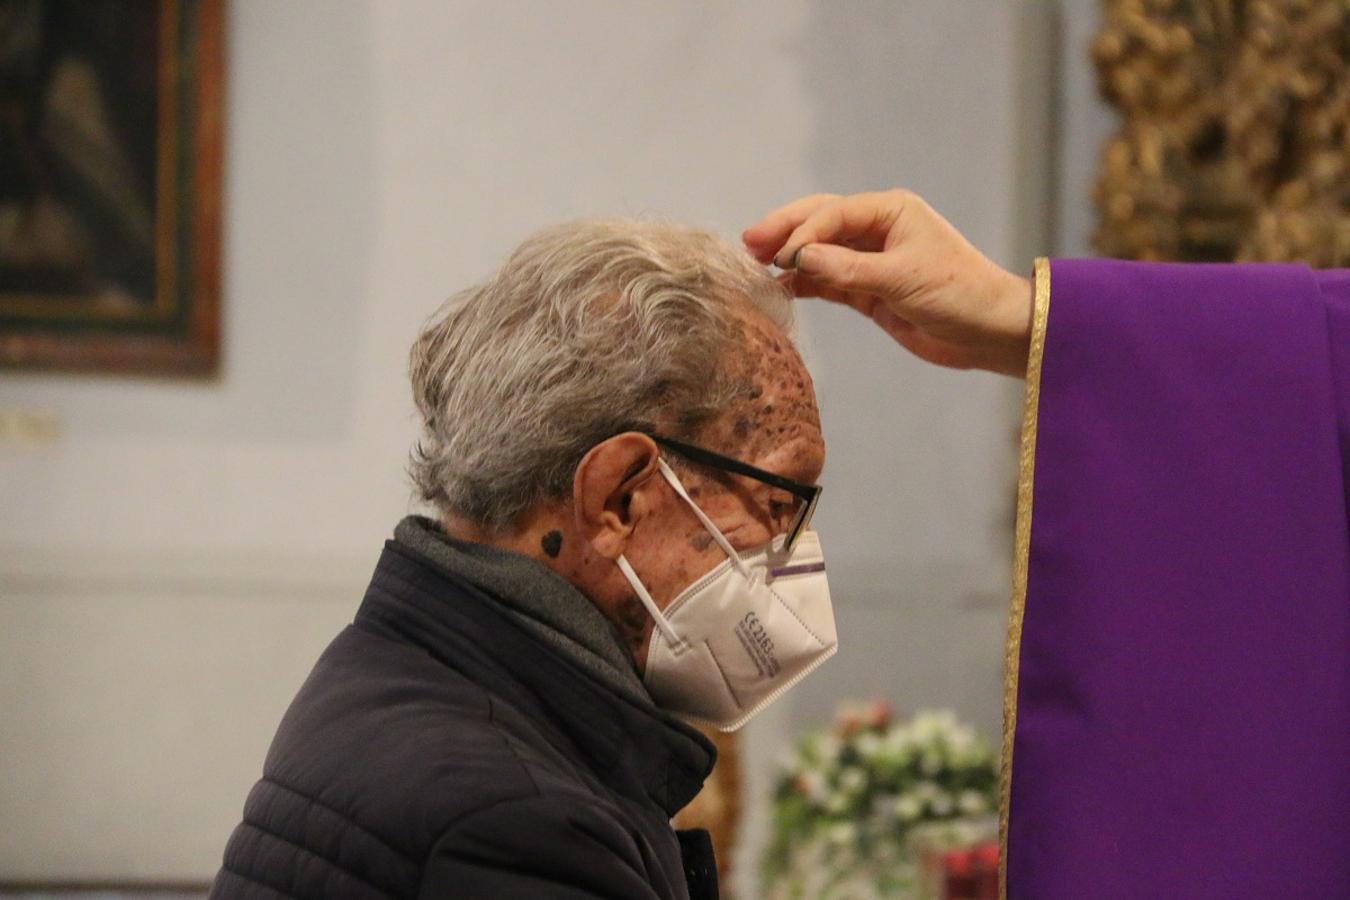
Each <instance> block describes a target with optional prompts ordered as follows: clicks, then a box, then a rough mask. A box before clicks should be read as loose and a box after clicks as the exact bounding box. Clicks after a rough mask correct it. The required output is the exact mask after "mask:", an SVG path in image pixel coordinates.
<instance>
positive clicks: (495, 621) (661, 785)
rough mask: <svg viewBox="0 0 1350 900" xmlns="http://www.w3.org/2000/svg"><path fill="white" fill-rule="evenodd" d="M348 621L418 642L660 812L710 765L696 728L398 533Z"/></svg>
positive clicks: (685, 798) (685, 795)
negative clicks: (603, 678) (537, 630)
mask: <svg viewBox="0 0 1350 900" xmlns="http://www.w3.org/2000/svg"><path fill="white" fill-rule="evenodd" d="M356 624H357V626H358V627H365V628H371V629H374V630H377V631H380V632H382V633H386V634H390V633H392V634H393V635H395V636H396V637H397V638H398V639H401V640H404V641H407V642H409V643H413V644H416V645H417V646H420V647H422V648H424V649H425V650H427V651H428V652H430V653H431V654H432V655H433V656H434V657H435V658H436V659H438V660H440V661H441V662H442V663H444V664H445V665H447V666H449V667H450V668H453V669H455V670H456V671H458V672H460V673H462V674H463V675H465V676H466V677H468V678H469V679H470V680H472V681H474V682H475V683H478V684H481V685H484V686H485V687H486V688H487V689H488V690H490V691H491V692H492V693H494V694H496V695H498V696H500V697H502V698H503V699H504V700H506V701H507V702H509V703H511V704H512V705H513V706H515V707H516V708H518V709H519V710H520V711H521V712H523V713H524V714H525V715H527V716H529V717H530V718H531V719H533V720H534V721H536V722H540V723H541V725H542V727H543V728H544V730H545V731H546V732H547V733H549V734H550V738H551V739H552V740H554V741H556V742H560V743H563V744H570V745H572V746H573V747H575V748H576V751H577V752H578V753H579V755H580V756H581V757H582V758H583V759H585V760H587V761H588V763H589V764H590V765H591V767H592V768H593V770H594V771H595V773H596V775H597V776H598V777H599V778H600V779H601V780H602V781H603V782H604V783H606V784H608V785H609V786H610V787H611V788H612V789H614V790H616V791H618V792H620V793H623V794H627V795H629V796H637V797H646V798H648V799H650V800H651V801H652V802H655V803H656V804H657V805H658V806H660V807H661V808H662V809H663V810H665V812H666V814H667V815H670V816H673V815H674V814H675V813H676V812H678V811H679V810H680V809H681V808H682V807H683V806H684V805H685V804H686V803H688V802H689V801H690V800H692V799H693V797H694V795H695V794H697V793H698V791H699V789H700V788H702V786H703V781H704V779H705V778H706V777H707V776H708V773H709V772H710V771H711V770H712V764H713V761H714V760H715V759H716V750H714V749H713V746H712V744H711V743H710V742H709V741H708V740H707V739H706V738H704V737H703V735H701V734H699V733H698V732H697V731H695V730H694V729H693V728H691V727H689V726H688V725H685V724H684V723H683V722H680V721H679V720H677V719H674V718H673V717H671V716H669V715H668V714H666V713H664V712H662V711H661V710H659V709H657V708H656V707H655V706H651V705H644V704H641V703H639V702H636V701H635V700H634V699H633V698H631V697H629V696H626V695H624V694H620V693H619V692H617V691H615V690H614V689H613V688H611V687H610V686H607V685H605V684H604V683H602V682H600V681H598V680H596V679H595V678H594V677H592V676H591V675H589V674H587V673H586V672H584V671H583V670H582V669H580V668H578V667H577V666H576V665H574V664H573V663H572V662H571V661H569V660H567V659H565V658H564V657H562V656H561V655H559V654H558V653H557V652H556V651H555V650H554V649H553V648H551V647H549V646H548V645H546V644H544V643H543V642H541V641H539V640H538V639H537V638H536V637H534V636H532V635H530V634H529V633H527V632H526V631H525V630H523V629H522V628H521V627H520V626H519V625H518V624H517V623H516V622H514V621H512V620H511V619H510V618H509V617H508V616H507V615H506V614H505V613H504V612H502V611H501V609H500V608H499V605H498V602H497V601H495V600H494V599H493V598H492V597H490V596H489V595H487V594H484V593H483V592H482V591H480V590H479V589H477V588H475V587H474V586H473V585H471V584H469V583H467V582H465V581H463V580H462V579H460V578H458V577H456V576H455V575H454V573H452V572H450V571H448V570H446V569H444V568H442V567H440V566H438V565H437V564H436V563H435V562H433V561H432V560H431V559H428V558H427V557H425V556H423V555H421V554H420V553H418V552H417V551H415V550H413V549H412V548H410V547H407V546H405V545H403V544H401V543H399V542H398V541H387V542H386V543H385V546H384V552H383V553H382V554H381V556H380V560H379V562H378V563H377V564H376V567H375V574H374V577H373V578H372V579H371V583H370V587H369V589H368V590H367V591H366V596H365V600H364V601H363V602H362V604H361V609H360V610H359V611H358V612H357V615H356Z"/></svg>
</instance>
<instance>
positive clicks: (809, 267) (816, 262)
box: [796, 244, 894, 299]
mask: <svg viewBox="0 0 1350 900" xmlns="http://www.w3.org/2000/svg"><path fill="white" fill-rule="evenodd" d="M892 264H893V263H892V261H891V260H890V259H888V258H887V257H886V256H885V255H884V254H881V253H864V252H860V251H858V250H850V249H849V248H848V247H840V246H839V245H837V244H807V245H806V246H805V247H802V248H801V249H800V250H798V251H797V267H796V268H797V271H799V272H801V273H802V274H803V275H807V276H809V277H810V278H811V279H812V280H813V281H815V282H816V283H818V284H821V285H825V286H827V287H831V288H834V289H836V290H839V291H858V292H862V293H867V294H873V295H876V296H880V297H882V298H883V299H886V298H887V295H888V294H889V293H890V292H891V290H892V284H893V282H894V276H893V275H892V274H891V272H890V271H889V269H890V268H891V265H892Z"/></svg>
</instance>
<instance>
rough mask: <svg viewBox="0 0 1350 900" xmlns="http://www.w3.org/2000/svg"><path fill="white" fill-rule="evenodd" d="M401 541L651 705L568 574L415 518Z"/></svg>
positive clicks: (611, 632) (400, 533)
mask: <svg viewBox="0 0 1350 900" xmlns="http://www.w3.org/2000/svg"><path fill="white" fill-rule="evenodd" d="M394 539H395V540H397V541H398V542H399V543H400V544H404V545H406V546H408V547H411V548H412V549H413V550H416V551H417V552H418V553H420V554H422V555H423V556H425V557H427V558H428V559H430V560H432V561H433V562H435V563H436V564H437V565H439V566H441V567H442V568H445V569H447V570H449V571H450V572H451V573H453V574H454V575H456V576H457V577H459V578H462V579H464V580H465V581H467V582H468V583H469V584H472V585H473V586H474V587H476V588H478V589H479V590H481V591H482V592H483V593H485V594H487V595H489V596H490V597H491V598H492V599H493V600H495V601H497V603H498V606H499V608H500V609H501V610H502V611H503V612H505V613H506V614H507V615H509V616H510V617H511V618H512V619H514V620H515V621H516V622H518V623H519V624H520V625H521V627H523V628H524V629H525V630H526V631H528V632H530V633H531V634H532V635H534V636H535V637H536V638H538V639H539V640H540V641H543V642H544V643H545V644H548V645H549V646H550V647H552V648H553V649H555V650H557V651H558V652H559V653H560V654H562V655H563V656H564V657H566V658H567V659H568V660H570V661H571V662H572V663H574V664H575V665H577V666H580V667H581V668H582V669H583V670H584V671H586V672H587V673H588V674H590V675H591V676H592V677H593V678H595V679H596V680H597V681H600V682H602V683H604V684H606V685H608V686H609V687H610V688H612V689H613V690H615V691H618V692H619V693H620V694H623V695H624V696H626V697H628V698H629V699H631V700H634V701H635V702H637V703H639V704H640V705H642V706H645V707H651V706H652V705H653V704H652V699H651V696H650V695H649V694H648V693H647V689H646V688H645V687H643V685H642V680H641V679H640V678H639V677H638V673H637V670H636V667H635V666H634V665H633V658H632V656H630V655H629V653H628V650H627V649H626V648H625V647H624V644H623V639H622V638H621V637H620V636H619V634H618V632H617V630H616V629H615V627H614V625H613V624H611V623H610V621H609V619H607V618H605V616H604V614H602V613H601V612H600V610H598V609H596V607H595V605H594V604H593V603H591V601H590V600H588V599H587V598H586V597H585V595H583V594H582V593H581V592H580V591H578V590H577V589H576V588H575V587H573V586H572V584H571V583H569V582H568V581H567V580H565V579H564V578H563V577H562V576H560V575H558V574H557V573H555V572H554V571H553V570H551V569H549V568H548V567H547V566H545V565H543V564H542V563H539V562H537V561H535V560H533V559H530V558H529V557H528V556H525V555H523V554H520V553H516V552H514V551H512V550H506V549H504V548H501V547H493V546H490V545H488V544H476V543H473V542H471V541H462V540H459V539H458V538H453V537H451V536H449V535H447V534H446V533H445V532H444V531H442V530H441V529H440V526H438V525H437V524H436V523H435V522H433V521H432V520H431V519H428V518H426V517H425V516H408V517H407V518H405V519H404V520H403V521H402V522H399V523H398V527H396V528H395V529H394Z"/></svg>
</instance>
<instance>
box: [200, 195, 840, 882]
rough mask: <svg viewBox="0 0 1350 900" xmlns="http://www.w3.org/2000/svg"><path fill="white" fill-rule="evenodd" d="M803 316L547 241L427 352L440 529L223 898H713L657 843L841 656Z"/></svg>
mask: <svg viewBox="0 0 1350 900" xmlns="http://www.w3.org/2000/svg"><path fill="white" fill-rule="evenodd" d="M791 319H792V312H791V300H790V298H789V296H788V294H787V293H786V292H785V291H784V289H783V288H782V287H781V286H780V285H779V284H778V283H777V282H776V281H775V280H774V279H773V278H772V277H770V275H769V274H768V273H767V272H766V271H765V270H764V269H763V268H762V267H760V266H759V265H757V264H756V263H755V262H754V261H753V260H752V259H750V257H748V256H747V255H746V254H745V253H744V252H743V251H740V250H736V249H732V248H730V247H728V246H727V245H725V244H723V243H721V242H720V241H718V240H717V239H715V238H713V237H711V236H710V235H708V234H706V233H704V232H700V231H697V230H693V229H689V228H682V227H676V226H671V225H662V224H654V223H649V222H633V221H583V222H574V223H570V224H567V225H563V226H560V227H557V228H554V229H551V230H548V231H545V232H543V233H541V234H538V235H536V236H534V237H532V238H530V239H529V240H527V241H526V242H525V243H524V244H522V245H521V247H519V248H518V249H517V250H516V251H515V252H514V253H513V254H512V256H511V257H510V258H509V259H508V260H507V261H506V263H505V264H504V265H503V266H502V268H501V270H500V271H499V272H498V273H497V274H496V275H495V276H493V277H492V278H491V279H489V280H488V281H487V282H486V283H484V284H481V285H479V286H476V287H473V288H471V289H469V290H466V291H464V292H462V293H460V294H459V295H457V296H455V297H453V298H452V299H451V300H450V301H449V303H448V304H447V305H446V306H445V308H444V309H443V310H442V311H441V312H440V313H439V314H438V315H437V316H436V317H434V318H433V319H432V321H431V322H430V323H429V324H428V326H427V327H426V329H425V330H424V332H423V333H422V335H421V337H420V338H419V339H418V341H417V343H416V345H415V346H414V348H413V352H412V382H413V393H414V396H415V399H416V402H417V407H418V409H419V411H420V412H421V415H422V420H423V426H424V429H423V435H422V438H421V440H420V441H419V442H418V444H417V447H416V448H415V450H414V452H413V458H412V467H411V468H412V476H413V480H414V482H415V483H416V485H417V487H418V490H419V491H420V493H421V495H422V497H423V498H424V499H426V500H427V501H429V502H430V503H431V504H432V505H433V506H434V507H435V509H436V511H437V513H438V517H437V518H436V519H435V520H432V519H428V518H421V517H415V516H414V517H410V518H408V519H405V520H404V521H403V522H402V523H400V524H399V526H398V527H397V529H396V530H395V536H394V539H393V540H392V541H389V542H388V543H387V544H386V546H385V549H384V553H383V555H382V557H381V558H380V561H379V563H378V566H377V568H376V571H375V575H374V578H373V580H372V582H371V585H370V588H369V590H368V592H367V594H366V597H365V601H364V603H363V604H362V605H361V608H360V610H359V611H358V612H357V615H356V620H355V621H354V622H353V624H352V625H350V626H349V627H347V628H346V629H345V630H344V631H343V632H342V633H341V634H339V635H338V637H337V638H336V639H335V640H334V641H333V643H332V645H331V646H330V647H329V648H328V649H327V651H325V653H324V654H323V656H322V658H321V659H320V660H319V662H318V664H317V665H316V666H315V668H314V671H313V673H312V674H311V675H310V677H309V679H308V680H307V681H306V683H305V685H304V686H303V687H302V688H301V690H300V693H299V695H298V696H297V697H296V698H295V700H294V702H293V703H292V705H291V708H290V710H289V712H288V713H287V714H286V717H285V718H284V720H283V721H282V723H281V726H280V729H279V730H278V732H277V736H276V738H275V740H274V742H273V744H272V748H271V751H270V752H269V754H268V756H267V761H266V764H265V766H264V774H263V778H262V780H261V781H259V782H258V784H257V786H256V787H255V788H254V790H253V792H252V793H251V794H250V796H249V798H248V801H247V804H246V806H245V810H244V820H243V822H242V823H241V824H240V825H239V826H238V828H237V829H236V830H235V832H234V834H233V836H232V837H231V839H230V842H229V845H228V847H227V848H226V851H225V861H224V866H223V868H222V869H221V872H220V874H219V876H218V877H217V879H216V883H215V887H214V890H213V894H212V896H214V897H257V898H276V897H298V898H315V900H318V898H335V897H381V898H386V897H424V898H433V897H481V898H513V897H519V898H540V897H591V896H603V897H616V898H618V897H622V898H630V897H631V898H654V897H661V898H676V897H679V898H683V897H689V896H716V875H715V869H714V867H713V861H712V858H711V848H710V846H709V843H708V840H707V835H706V833H703V832H698V833H679V834H677V833H676V832H675V831H673V830H672V828H671V826H670V818H671V816H673V815H674V814H675V813H676V811H677V810H679V809H680V807H682V806H683V805H684V804H685V803H686V802H688V801H689V800H690V799H691V798H692V797H693V796H694V794H695V793H697V792H698V790H699V788H700V786H701V784H702V782H703V779H704V777H705V776H706V775H707V774H708V772H709V770H710V768H711V766H712V763H713V756H714V754H713V749H712V747H711V745H710V744H709V743H708V742H707V741H706V740H705V739H704V738H703V737H702V736H701V735H700V734H699V733H698V732H697V731H695V730H694V729H692V728H691V727H689V726H688V725H686V724H684V722H682V721H681V718H680V717H689V718H695V719H699V720H702V721H705V722H708V723H711V724H713V725H716V726H719V727H722V728H725V729H732V728H736V727H739V726H740V725H741V724H742V723H744V721H745V720H746V719H748V718H749V717H750V716H752V715H753V714H754V713H755V712H756V711H757V710H758V709H760V708H762V707H763V706H764V705H765V704H767V703H768V702H770V701H771V700H773V699H774V698H775V697H777V696H779V695H780V694H781V693H782V692H783V691H784V690H786V689H787V688H788V687H790V686H791V685H792V684H793V683H795V682H796V681H797V680H798V679H800V678H802V677H803V676H804V675H806V674H807V673H808V672H809V671H811V670H812V669H813V668H814V667H815V666H816V665H818V664H819V663H820V662H822V661H823V660H824V659H825V658H827V657H828V656H829V655H830V654H831V653H832V652H833V651H834V648H835V633H834V621H833V618H832V615H831V611H830V604H829V593H828V589H827V587H826V585H825V581H824V561H823V559H822V557H821V554H820V548H819V543H818V542H817V540H816V538H815V535H814V533H813V532H811V531H810V530H809V529H808V528H807V527H806V526H807V524H808V520H809V518H810V513H811V511H812V509H813V508H814V505H815V502H816V500H817V499H818V497H819V494H820V489H819V487H817V486H815V485H814V484H813V482H814V481H815V480H816V479H817V477H818V476H819V473H820V470H821V466H822V464H823V457H824V443H823V441H822V438H821V432H820V421H819V418H818V416H817V412H816V404H815V398H814V395H813V393H812V386H811V378H810V376H809V375H808V374H807V371H806V369H805V367H804V366H803V364H802V361H801V359H800V358H799V357H798V355H797V353H796V351H795V350H794V349H793V345H792V342H791V340H790V339H789V337H788V330H789V328H790V323H791Z"/></svg>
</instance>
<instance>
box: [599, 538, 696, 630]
mask: <svg viewBox="0 0 1350 900" xmlns="http://www.w3.org/2000/svg"><path fill="white" fill-rule="evenodd" d="M615 562H617V563H618V566H619V571H620V572H622V573H623V577H624V578H627V579H628V584H629V586H630V587H632V589H633V593H635V594H637V596H638V599H639V600H641V601H642V605H643V606H645V607H647V612H648V613H649V614H650V615H651V617H652V621H653V622H655V623H656V628H657V630H658V631H660V632H661V634H662V635H663V636H664V637H665V639H666V641H667V642H668V643H669V644H670V646H671V649H673V650H679V649H681V648H682V647H683V646H684V638H682V637H680V636H679V635H678V634H676V633H675V629H673V628H671V627H670V622H668V621H667V620H666V617H665V616H664V615H662V614H661V610H660V609H658V608H657V606H656V601H655V600H653V599H652V595H651V594H649V593H647V588H646V586H645V585H644V584H643V583H642V579H641V578H638V577H637V573H636V572H634V571H633V567H632V566H631V565H629V564H628V560H627V559H626V558H625V557H623V556H622V555H620V556H619V558H618V559H617V560H615Z"/></svg>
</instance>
